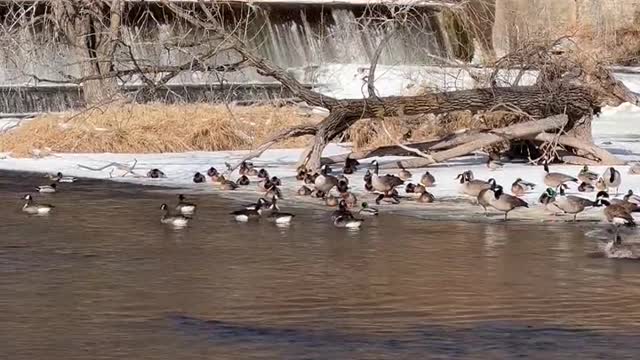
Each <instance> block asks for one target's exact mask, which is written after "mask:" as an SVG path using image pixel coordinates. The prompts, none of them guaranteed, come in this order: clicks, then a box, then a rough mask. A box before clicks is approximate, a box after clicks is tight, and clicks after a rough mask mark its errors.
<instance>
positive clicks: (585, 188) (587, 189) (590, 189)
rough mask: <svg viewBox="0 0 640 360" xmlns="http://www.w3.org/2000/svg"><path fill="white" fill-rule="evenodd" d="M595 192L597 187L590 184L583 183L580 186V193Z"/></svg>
mask: <svg viewBox="0 0 640 360" xmlns="http://www.w3.org/2000/svg"><path fill="white" fill-rule="evenodd" d="M595 190H596V188H595V186H593V185H591V184H588V183H586V182H582V183H581V184H580V186H578V191H579V192H593V191H595Z"/></svg>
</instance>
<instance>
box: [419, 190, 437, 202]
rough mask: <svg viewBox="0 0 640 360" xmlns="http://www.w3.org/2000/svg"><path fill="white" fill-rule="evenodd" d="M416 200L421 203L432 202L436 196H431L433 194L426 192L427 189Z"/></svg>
mask: <svg viewBox="0 0 640 360" xmlns="http://www.w3.org/2000/svg"><path fill="white" fill-rule="evenodd" d="M417 201H418V202H421V203H429V204H430V203H432V202H434V201H436V198H435V197H434V196H433V194H431V193H430V192H428V191H427V190H424V191H423V192H422V193H421V194H420V196H419V197H418V200H417Z"/></svg>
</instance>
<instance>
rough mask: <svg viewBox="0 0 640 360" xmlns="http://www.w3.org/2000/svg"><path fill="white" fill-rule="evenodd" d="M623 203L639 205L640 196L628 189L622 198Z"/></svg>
mask: <svg viewBox="0 0 640 360" xmlns="http://www.w3.org/2000/svg"><path fill="white" fill-rule="evenodd" d="M622 199H624V200H625V201H628V202H631V203H634V204H638V205H640V196H638V195H636V194H634V193H633V190H631V189H629V191H627V193H626V195H625V196H624V197H623V198H622Z"/></svg>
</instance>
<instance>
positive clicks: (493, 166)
mask: <svg viewBox="0 0 640 360" xmlns="http://www.w3.org/2000/svg"><path fill="white" fill-rule="evenodd" d="M502 167H504V164H503V163H501V162H500V161H498V160H493V159H492V158H491V157H489V158H488V159H487V168H489V170H498V169H502Z"/></svg>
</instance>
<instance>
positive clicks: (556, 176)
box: [544, 163, 578, 189]
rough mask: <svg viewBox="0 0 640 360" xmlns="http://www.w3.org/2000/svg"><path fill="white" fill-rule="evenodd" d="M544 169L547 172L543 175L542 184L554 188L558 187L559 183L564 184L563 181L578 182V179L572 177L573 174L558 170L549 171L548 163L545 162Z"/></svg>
mask: <svg viewBox="0 0 640 360" xmlns="http://www.w3.org/2000/svg"><path fill="white" fill-rule="evenodd" d="M544 171H545V172H546V173H547V174H546V175H545V176H544V184H545V185H547V186H549V187H552V188H554V189H556V188H558V187H559V186H561V185H564V183H567V182H575V183H577V182H578V179H576V178H574V177H573V176H569V175H566V174H562V173H558V172H549V165H548V164H547V163H545V164H544Z"/></svg>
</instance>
